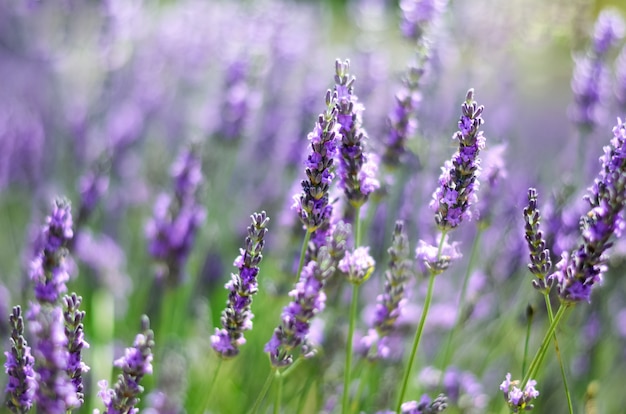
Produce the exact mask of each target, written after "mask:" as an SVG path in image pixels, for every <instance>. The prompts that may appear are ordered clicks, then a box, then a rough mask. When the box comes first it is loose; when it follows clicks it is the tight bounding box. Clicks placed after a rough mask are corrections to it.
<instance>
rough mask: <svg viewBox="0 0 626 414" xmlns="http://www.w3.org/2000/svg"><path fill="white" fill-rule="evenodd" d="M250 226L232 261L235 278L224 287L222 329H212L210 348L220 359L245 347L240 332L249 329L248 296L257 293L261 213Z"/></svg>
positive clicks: (264, 224) (265, 219)
mask: <svg viewBox="0 0 626 414" xmlns="http://www.w3.org/2000/svg"><path fill="white" fill-rule="evenodd" d="M251 218H252V224H251V225H250V226H248V236H247V237H246V244H245V249H240V252H241V254H240V255H239V256H238V257H237V258H236V259H235V262H234V263H233V265H234V266H235V267H237V268H238V269H239V274H234V273H233V274H231V280H230V281H229V282H228V283H226V285H225V286H224V287H225V288H226V289H228V290H229V291H230V293H229V295H228V302H226V309H224V311H223V312H222V317H221V322H222V329H219V328H215V334H214V335H212V336H211V346H212V347H213V349H214V350H215V352H217V353H218V355H219V356H220V357H222V358H233V357H235V356H237V355H238V354H239V347H240V346H241V345H243V344H245V343H246V339H245V338H244V336H243V333H244V331H247V330H250V329H252V317H253V316H254V315H253V314H252V311H251V310H250V305H251V304H252V296H253V295H254V294H256V293H257V291H258V283H257V276H258V274H259V263H261V259H263V255H262V254H261V252H262V250H263V247H264V246H265V240H264V237H265V233H267V223H268V222H269V220H270V219H269V218H268V217H267V215H266V214H265V211H263V212H261V214H258V213H254V214H253V215H252V216H251Z"/></svg>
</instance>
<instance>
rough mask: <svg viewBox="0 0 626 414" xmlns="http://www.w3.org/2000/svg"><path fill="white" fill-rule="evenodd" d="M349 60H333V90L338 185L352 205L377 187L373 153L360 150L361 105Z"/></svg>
mask: <svg viewBox="0 0 626 414" xmlns="http://www.w3.org/2000/svg"><path fill="white" fill-rule="evenodd" d="M349 70H350V61H349V60H346V61H345V62H341V61H340V60H339V59H338V60H337V61H336V62H335V92H336V93H337V107H338V114H337V121H338V122H339V125H340V126H341V128H340V132H341V145H340V146H339V187H340V188H341V189H342V190H343V191H344V193H345V195H346V198H347V199H348V201H349V202H350V204H351V205H352V206H354V207H360V206H362V205H363V204H365V202H366V201H367V199H368V198H369V195H370V194H371V193H373V192H374V191H375V190H376V189H378V188H379V187H380V182H379V181H378V179H377V178H376V175H377V173H378V160H377V157H375V156H374V154H366V153H364V144H365V140H366V139H367V133H366V132H365V129H364V128H363V125H362V123H363V121H362V114H363V105H362V104H360V103H359V101H358V98H357V97H356V95H355V94H354V91H353V89H354V81H355V78H354V76H351V75H350V73H349Z"/></svg>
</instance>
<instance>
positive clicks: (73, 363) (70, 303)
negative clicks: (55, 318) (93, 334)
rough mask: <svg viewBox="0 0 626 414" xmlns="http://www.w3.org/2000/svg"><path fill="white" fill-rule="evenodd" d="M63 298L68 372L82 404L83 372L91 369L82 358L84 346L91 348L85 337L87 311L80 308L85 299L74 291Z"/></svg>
mask: <svg viewBox="0 0 626 414" xmlns="http://www.w3.org/2000/svg"><path fill="white" fill-rule="evenodd" d="M63 299H64V308H65V309H64V311H63V318H64V320H65V336H66V337H67V339H68V350H69V358H68V364H67V374H68V375H69V377H70V379H71V380H72V383H73V384H74V387H75V388H76V396H77V398H78V400H79V401H80V405H82V404H83V402H84V401H85V395H84V394H83V378H82V374H83V372H87V371H89V366H87V364H85V363H84V362H83V360H82V350H83V348H89V344H88V343H87V342H86V341H85V337H84V327H83V319H84V318H85V311H79V310H78V307H79V306H80V303H81V302H82V300H83V299H82V297H80V296H77V295H76V294H75V293H72V295H71V296H65V297H64V298H63Z"/></svg>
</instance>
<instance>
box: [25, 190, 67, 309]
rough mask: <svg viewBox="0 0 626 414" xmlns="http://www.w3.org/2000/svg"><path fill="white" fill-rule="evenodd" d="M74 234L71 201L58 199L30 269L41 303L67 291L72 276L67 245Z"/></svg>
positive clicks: (54, 298)
mask: <svg viewBox="0 0 626 414" xmlns="http://www.w3.org/2000/svg"><path fill="white" fill-rule="evenodd" d="M73 237H74V232H73V230H72V213H71V206H70V203H69V201H67V200H56V201H55V202H54V206H53V209H52V213H51V215H50V216H48V217H47V219H46V225H45V226H44V228H43V230H42V232H41V238H40V240H39V244H40V246H41V250H39V251H38V253H37V254H36V256H35V258H34V259H33V261H32V263H31V268H30V279H31V280H32V281H33V283H34V285H35V286H34V290H35V299H37V301H39V302H40V303H50V304H54V303H56V302H57V301H58V300H59V298H60V295H61V294H63V293H64V292H66V291H67V287H66V286H65V283H66V282H67V281H68V280H69V279H70V275H69V270H68V264H67V261H66V256H67V255H68V251H67V247H66V246H67V244H68V243H69V242H70V240H71V239H72V238H73Z"/></svg>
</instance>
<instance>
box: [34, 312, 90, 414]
mask: <svg viewBox="0 0 626 414" xmlns="http://www.w3.org/2000/svg"><path fill="white" fill-rule="evenodd" d="M28 320H29V322H30V328H31V331H32V333H33V336H34V337H35V341H34V348H33V356H34V358H35V373H36V377H35V378H36V381H37V390H36V392H35V401H36V402H37V407H38V409H39V410H41V411H45V412H46V413H51V414H65V413H66V411H68V410H71V409H72V408H76V407H79V406H80V404H81V402H80V400H79V398H78V395H77V393H76V387H75V386H74V383H73V382H72V380H71V378H70V377H69V376H68V374H67V372H68V368H69V367H70V355H69V352H68V341H67V337H66V336H65V327H64V319H63V312H62V310H61V308H59V307H52V306H50V305H49V304H44V305H40V304H39V303H32V304H31V308H30V310H29V313H28Z"/></svg>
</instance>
